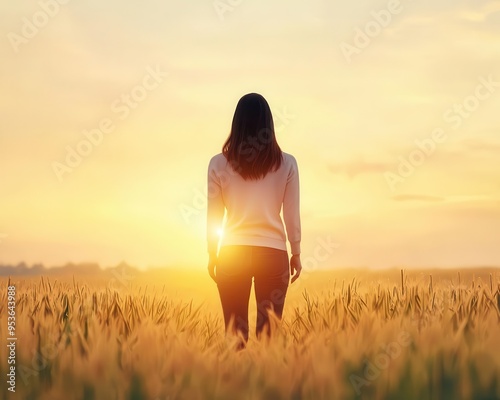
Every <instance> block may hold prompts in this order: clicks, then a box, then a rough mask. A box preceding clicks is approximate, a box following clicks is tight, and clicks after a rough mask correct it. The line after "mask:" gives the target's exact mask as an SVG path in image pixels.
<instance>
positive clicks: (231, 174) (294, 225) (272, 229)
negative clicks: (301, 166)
mask: <svg viewBox="0 0 500 400" xmlns="http://www.w3.org/2000/svg"><path fill="white" fill-rule="evenodd" d="M299 200H300V196H299V170H298V166H297V161H296V160H295V157H294V156H292V155H291V154H288V153H285V152H283V161H282V163H281V166H280V168H279V169H278V170H276V171H274V172H269V173H267V175H266V176H265V177H264V178H262V179H259V180H250V179H249V180H244V179H243V178H242V177H241V176H240V175H239V174H238V173H237V172H236V171H234V170H233V169H232V167H231V166H230V164H229V163H228V162H227V160H226V158H225V157H224V155H223V154H222V153H219V154H217V155H215V156H214V157H212V158H211V159H210V163H209V165H208V193H207V201H208V209H207V239H208V251H209V253H216V252H217V247H218V244H219V239H220V232H221V228H222V222H223V217H224V210H226V211H227V215H226V217H227V218H226V224H225V226H224V227H223V234H222V238H221V239H222V241H221V243H220V245H221V246H225V245H252V246H264V247H272V248H276V249H281V250H287V247H286V240H287V238H288V241H289V242H290V249H291V252H292V254H299V253H300V240H301V228H300V202H299ZM282 208H283V220H284V223H285V226H286V236H285V227H284V226H283V220H282V218H281V210H282Z"/></svg>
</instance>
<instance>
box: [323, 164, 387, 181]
mask: <svg viewBox="0 0 500 400" xmlns="http://www.w3.org/2000/svg"><path fill="white" fill-rule="evenodd" d="M393 167H394V165H393V164H391V163H384V162H370V161H364V160H359V161H352V162H346V163H337V164H329V166H328V169H329V170H330V171H331V172H332V173H334V174H346V175H347V176H348V177H349V178H351V179H352V178H355V177H356V176H358V175H361V174H373V173H377V174H378V173H384V172H386V171H390V170H391V168H393Z"/></svg>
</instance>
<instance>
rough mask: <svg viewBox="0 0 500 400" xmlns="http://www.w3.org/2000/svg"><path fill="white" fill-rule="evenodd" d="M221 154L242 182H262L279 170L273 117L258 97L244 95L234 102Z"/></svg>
mask: <svg viewBox="0 0 500 400" xmlns="http://www.w3.org/2000/svg"><path fill="white" fill-rule="evenodd" d="M222 154H224V157H226V160H227V161H228V162H229V163H230V164H231V166H232V167H233V169H234V170H235V171H237V172H238V173H239V174H240V175H241V176H242V177H243V179H245V180H247V179H251V180H257V179H260V178H263V177H265V176H266V175H267V173H268V172H271V171H276V170H277V169H278V168H279V167H280V166H281V162H282V161H283V154H282V152H281V149H280V147H279V146H278V142H277V141H276V135H275V132H274V122H273V115H272V114H271V109H270V108H269V104H267V101H266V99H264V97H262V96H261V95H260V94H258V93H248V94H246V95H244V96H243V97H242V98H241V99H240V100H239V101H238V104H237V105H236V110H235V111H234V116H233V123H232V125H231V133H230V134H229V137H228V138H227V140H226V142H225V143H224V146H222Z"/></svg>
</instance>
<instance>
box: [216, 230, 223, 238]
mask: <svg viewBox="0 0 500 400" xmlns="http://www.w3.org/2000/svg"><path fill="white" fill-rule="evenodd" d="M223 235H224V228H219V229H217V236H219V237H220V238H221V237H222V236H223Z"/></svg>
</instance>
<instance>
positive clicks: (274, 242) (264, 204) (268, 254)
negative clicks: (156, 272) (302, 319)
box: [207, 93, 302, 348]
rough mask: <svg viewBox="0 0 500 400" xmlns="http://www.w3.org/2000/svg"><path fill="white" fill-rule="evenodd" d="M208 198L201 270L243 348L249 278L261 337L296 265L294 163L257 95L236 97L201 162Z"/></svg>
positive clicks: (298, 232)
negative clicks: (221, 132) (222, 131)
mask: <svg viewBox="0 0 500 400" xmlns="http://www.w3.org/2000/svg"><path fill="white" fill-rule="evenodd" d="M207 197H208V211H207V239H208V253H209V262H208V271H209V274H210V276H211V277H212V279H214V281H215V282H216V283H217V288H218V290H219V295H220V299H221V303H222V309H223V313H224V323H225V328H226V333H227V332H228V331H231V332H233V333H236V334H238V335H241V338H242V339H243V341H242V342H241V343H240V345H239V348H242V347H244V346H245V344H246V342H247V341H248V301H249V297H250V290H251V287H252V278H253V282H254V284H255V297H256V300H257V321H256V335H257V337H260V336H261V334H262V332H264V331H265V332H267V334H268V335H269V334H270V329H271V328H270V323H269V313H270V310H272V312H274V314H275V315H276V317H278V319H281V317H282V313H283V306H284V302H285V296H286V292H287V288H288V284H289V281H290V276H291V275H292V280H291V282H292V283H293V282H294V281H295V280H296V279H297V278H298V277H299V275H300V272H301V270H302V265H301V261H300V240H301V229H300V214H299V173H298V167H297V162H296V160H295V158H294V157H293V156H292V155H290V154H287V153H285V152H282V151H281V149H280V147H279V146H278V143H277V142H276V136H275V132H274V123H273V117H272V114H271V109H270V108H269V105H268V103H267V101H266V100H265V99H264V97H262V96H261V95H260V94H257V93H249V94H247V95H245V96H243V97H242V98H241V99H240V100H239V102H238V105H237V106H236V110H235V112H234V117H233V122H232V126H231V133H230V135H229V137H228V139H227V140H226V142H225V143H224V146H223V147H222V153H219V154H217V155H216V156H214V157H212V159H211V160H210V163H209V166H208V196H207ZM282 207H283V219H284V222H285V226H286V234H287V235H286V236H285V228H284V226H283V221H282V219H281V217H280V212H281V208H282ZM224 210H227V214H226V217H227V218H226V224H225V226H224V229H223V230H222V229H221V226H222V222H223V217H224ZM287 238H288V241H289V243H290V249H291V253H292V257H291V259H290V262H289V261H288V253H287V247H286V239H287ZM219 239H221V243H220V251H219V254H218V255H217V248H218V245H219Z"/></svg>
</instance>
